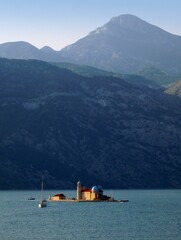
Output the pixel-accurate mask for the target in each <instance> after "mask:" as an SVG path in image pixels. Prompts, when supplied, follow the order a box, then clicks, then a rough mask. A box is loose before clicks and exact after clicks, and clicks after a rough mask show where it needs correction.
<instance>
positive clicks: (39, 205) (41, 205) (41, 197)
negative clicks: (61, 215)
mask: <svg viewBox="0 0 181 240" xmlns="http://www.w3.org/2000/svg"><path fill="white" fill-rule="evenodd" d="M46 206H47V200H46V199H45V198H43V176H42V182H41V196H40V202H39V204H38V207H39V208H43V207H46Z"/></svg>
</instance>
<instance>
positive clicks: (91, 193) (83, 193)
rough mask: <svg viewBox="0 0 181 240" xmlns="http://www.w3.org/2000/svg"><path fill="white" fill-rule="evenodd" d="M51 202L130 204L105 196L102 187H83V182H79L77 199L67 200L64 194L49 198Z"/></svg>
mask: <svg viewBox="0 0 181 240" xmlns="http://www.w3.org/2000/svg"><path fill="white" fill-rule="evenodd" d="M49 201H56V202H122V203H125V202H129V200H115V199H114V198H112V197H110V196H107V195H104V194H103V189H102V187H101V186H100V185H98V186H93V187H92V188H85V187H82V186H81V182H80V181H78V182H77V197H76V198H67V197H66V196H65V195H64V194H63V193H58V194H55V195H54V196H50V197H49Z"/></svg>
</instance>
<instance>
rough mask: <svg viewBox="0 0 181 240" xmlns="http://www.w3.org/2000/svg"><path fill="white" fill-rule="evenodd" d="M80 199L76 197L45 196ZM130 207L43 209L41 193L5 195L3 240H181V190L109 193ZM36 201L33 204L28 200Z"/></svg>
mask: <svg viewBox="0 0 181 240" xmlns="http://www.w3.org/2000/svg"><path fill="white" fill-rule="evenodd" d="M55 193H64V195H66V196H67V197H75V196H76V192H75V191H68V190H63V191H62V190H60V191H51V190H48V191H45V192H44V196H45V197H46V198H48V196H49V194H51V195H53V194H55ZM104 194H106V195H109V196H112V197H114V198H115V199H129V200H130V201H129V203H106V202H102V203H76V202H75V203H57V202H48V206H47V207H46V208H42V209H40V208H38V199H39V196H40V193H39V191H0V199H1V201H0V214H1V218H0V234H1V239H3V240H9V239H11V240H12V239H13V240H23V239H32V240H33V239H34V240H36V239H37V240H39V239H41V240H42V239H48V240H58V239H66V240H69V239H75V240H76V239H79V240H81V239H84V240H87V239H101V240H103V239H114V240H118V239H119V240H133V239H134V240H144V239H145V240H169V239H170V240H180V239H181V190H104ZM31 196H32V197H35V198H36V200H35V201H29V200H28V197H31Z"/></svg>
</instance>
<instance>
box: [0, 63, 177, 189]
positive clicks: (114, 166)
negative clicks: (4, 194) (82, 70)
mask: <svg viewBox="0 0 181 240" xmlns="http://www.w3.org/2000/svg"><path fill="white" fill-rule="evenodd" d="M0 76H1V78H0V85H1V88H0V115H1V118H0V156H1V157H0V188H1V189H7V188H8V189H27V188H28V189H37V188H39V179H41V176H42V175H44V179H45V182H46V188H47V189H48V188H56V189H62V188H74V186H75V183H76V182H77V180H79V179H80V180H82V181H83V182H85V183H86V184H87V185H93V184H95V183H97V184H101V185H102V186H104V188H180V187H181V176H180V173H181V171H180V170H181V162H180V156H181V147H180V142H181V124H180V117H181V115H180V108H181V102H180V98H176V97H175V96H170V95H168V94H165V93H164V92H163V91H162V90H161V89H158V90H154V89H150V88H147V87H142V88H140V87H138V86H133V85H131V84H129V83H127V82H125V81H124V80H121V79H120V78H119V79H118V78H115V77H111V76H107V77H105V76H99V77H97V76H96V77H88V78H85V77H83V76H79V75H78V74H75V73H73V72H71V71H68V70H66V69H60V67H56V66H52V65H51V64H49V63H46V62H42V61H37V60H8V59H0ZM15 179H16V181H15Z"/></svg>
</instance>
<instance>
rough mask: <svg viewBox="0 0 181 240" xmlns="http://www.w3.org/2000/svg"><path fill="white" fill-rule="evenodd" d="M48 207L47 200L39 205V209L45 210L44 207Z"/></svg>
mask: <svg viewBox="0 0 181 240" xmlns="http://www.w3.org/2000/svg"><path fill="white" fill-rule="evenodd" d="M46 206H47V200H46V199H43V200H42V201H41V202H40V203H39V204H38V207H39V208H43V207H46Z"/></svg>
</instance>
